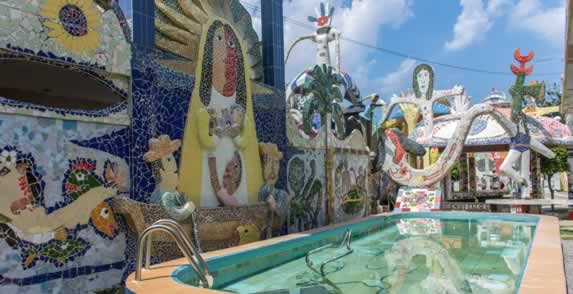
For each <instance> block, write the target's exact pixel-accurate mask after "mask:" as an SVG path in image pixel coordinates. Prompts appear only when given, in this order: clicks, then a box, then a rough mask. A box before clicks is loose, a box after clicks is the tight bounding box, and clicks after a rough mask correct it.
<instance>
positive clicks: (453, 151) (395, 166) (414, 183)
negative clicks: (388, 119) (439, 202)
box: [378, 104, 516, 187]
mask: <svg viewBox="0 0 573 294" xmlns="http://www.w3.org/2000/svg"><path fill="white" fill-rule="evenodd" d="M484 114H489V115H491V116H492V117H493V118H495V119H496V120H497V121H498V122H499V123H500V125H502V126H503V127H504V128H505V129H506V131H507V132H508V133H510V134H515V133H516V128H515V126H514V125H513V124H512V123H511V122H510V121H509V120H508V119H506V118H505V117H504V116H503V115H502V114H501V113H499V112H498V111H496V110H495V109H494V108H493V107H492V106H490V105H485V104H478V105H475V106H473V107H472V108H470V110H469V111H468V112H467V113H466V115H464V116H463V117H462V119H461V120H460V122H459V123H458V127H457V129H456V131H455V135H454V136H452V138H453V139H452V140H450V141H449V142H448V145H447V146H446V148H445V149H444V151H443V152H442V154H440V157H439V158H438V159H437V160H436V162H435V164H434V165H432V166H430V167H428V168H424V169H416V168H413V167H412V166H410V164H409V162H408V160H407V159H406V156H405V153H406V150H407V147H405V145H404V144H403V141H401V140H400V139H399V135H398V134H396V131H395V130H392V129H387V130H385V131H384V136H385V139H384V140H380V142H379V144H378V152H379V153H380V154H385V155H384V160H383V161H382V162H379V168H381V169H382V170H384V171H386V172H387V173H388V174H389V175H390V177H392V179H393V180H394V181H396V182H398V183H399V184H401V185H404V186H410V187H427V186H430V185H433V184H435V183H437V182H438V181H439V180H441V179H442V178H443V177H444V176H445V175H446V174H447V173H448V172H449V171H450V170H451V169H452V167H453V165H454V163H455V162H456V161H457V160H458V158H459V156H460V155H461V153H462V149H463V147H464V142H465V139H466V136H467V135H468V133H469V132H470V129H471V128H470V126H471V125H472V122H473V121H474V119H476V118H477V117H479V116H481V115H484Z"/></svg>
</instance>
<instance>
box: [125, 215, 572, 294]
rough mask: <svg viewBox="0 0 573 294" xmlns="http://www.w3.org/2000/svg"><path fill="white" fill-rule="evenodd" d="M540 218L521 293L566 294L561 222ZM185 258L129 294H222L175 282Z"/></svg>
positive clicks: (161, 267)
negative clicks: (174, 277)
mask: <svg viewBox="0 0 573 294" xmlns="http://www.w3.org/2000/svg"><path fill="white" fill-rule="evenodd" d="M385 215H390V214H388V213H385V214H379V215H374V216H369V217H366V218H361V219H357V220H353V221H350V222H344V223H339V224H333V225H329V226H325V227H322V228H318V229H314V230H310V231H306V232H302V233H295V234H290V235H286V236H282V237H277V238H273V239H269V240H264V241H259V242H254V243H250V244H246V245H242V246H237V247H233V248H228V249H223V250H217V251H212V252H207V253H204V254H201V256H203V258H204V259H205V260H207V259H209V258H212V257H217V256H222V255H226V254H230V253H236V252H239V251H243V250H247V249H254V248H258V247H261V246H265V245H271V244H275V243H278V242H282V241H286V240H292V239H297V238H300V237H304V236H307V235H309V234H312V233H317V232H321V231H324V230H328V229H332V228H335V227H339V226H343V225H349V224H353V223H358V222H362V221H365V220H368V219H371V218H376V217H380V216H385ZM535 216H536V217H539V218H540V219H539V223H538V224H537V228H536V232H535V237H534V239H533V244H532V247H531V252H530V254H529V258H528V260H527V265H526V268H525V273H524V275H523V280H522V282H521V286H520V288H519V293H520V294H530V293H535V294H537V293H551V294H561V293H563V294H566V293H567V284H566V278H565V268H564V260H563V253H562V250H561V236H560V232H559V220H558V219H557V218H556V217H552V216H543V215H535ZM186 264H187V261H186V259H185V258H180V259H176V260H172V261H168V262H164V263H160V264H157V265H154V266H151V269H150V270H142V281H135V273H131V274H130V275H129V277H128V278H127V280H126V283H125V286H126V289H127V291H128V292H127V293H137V294H158V293H161V294H180V293H223V292H222V291H216V290H208V289H202V288H195V287H192V286H189V285H184V284H181V283H178V282H176V281H175V280H174V279H173V277H172V275H173V272H174V271H175V270H176V269H177V268H179V267H180V266H182V265H186Z"/></svg>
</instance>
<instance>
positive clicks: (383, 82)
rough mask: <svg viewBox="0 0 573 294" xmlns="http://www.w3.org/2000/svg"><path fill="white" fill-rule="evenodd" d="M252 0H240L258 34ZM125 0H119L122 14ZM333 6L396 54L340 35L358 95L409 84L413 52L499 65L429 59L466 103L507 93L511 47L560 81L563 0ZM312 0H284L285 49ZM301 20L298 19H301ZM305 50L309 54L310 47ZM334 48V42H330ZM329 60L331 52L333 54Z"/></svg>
mask: <svg viewBox="0 0 573 294" xmlns="http://www.w3.org/2000/svg"><path fill="white" fill-rule="evenodd" d="M260 1H281V0H241V2H243V3H244V6H245V7H246V8H247V10H248V11H249V13H251V16H252V18H253V26H254V27H255V30H256V31H257V33H258V34H259V36H261V28H260V26H261V19H260V9H259V7H260ZM130 2H131V1H130V0H120V4H121V5H122V7H124V8H125V9H124V10H126V12H127V13H126V14H127V15H128V17H129V15H130V10H131V9H130V8H131V5H132V4H130ZM330 3H332V4H333V5H335V7H336V11H335V14H334V18H333V27H335V28H336V29H338V30H339V31H340V32H342V37H343V38H346V39H351V40H354V41H358V42H361V43H364V44H367V45H370V46H369V47H378V48H384V49H389V50H392V51H395V52H398V53H400V54H401V55H404V56H411V57H413V58H407V57H403V56H396V55H392V54H388V53H386V52H381V51H379V50H376V49H372V48H369V47H366V46H361V45H358V44H355V43H353V42H351V41H347V40H343V41H342V43H341V51H342V53H341V63H342V68H343V70H345V71H346V72H348V73H350V75H351V76H352V77H353V79H354V80H355V82H356V83H357V84H358V86H359V87H360V90H361V93H362V95H363V96H365V95H368V94H370V93H378V94H380V96H381V97H383V98H384V100H386V101H389V98H390V97H391V96H392V95H393V94H398V93H400V91H403V92H406V90H407V89H408V88H411V84H412V72H413V70H414V68H415V67H416V65H418V64H420V63H423V62H420V61H419V60H417V59H423V60H429V61H432V62H438V63H444V64H450V65H454V66H458V67H464V68H471V69H478V70H485V71H489V72H502V73H504V74H501V75H500V74H492V73H483V72H473V71H468V70H460V69H455V68H450V67H445V66H440V65H435V64H432V63H430V64H431V65H432V66H433V67H434V72H435V82H434V85H435V88H436V89H445V88H451V87H453V86H454V85H463V86H464V87H465V89H466V95H469V96H471V97H472V103H478V102H480V101H481V100H482V99H483V98H485V97H486V96H487V95H488V93H489V92H490V91H491V89H492V88H495V89H497V90H502V91H505V92H506V93H507V89H508V88H509V86H511V84H512V83H513V82H514V80H515V77H514V76H513V75H512V74H511V71H510V69H509V67H510V64H511V63H514V59H513V51H514V49H515V48H521V52H522V54H523V55H525V54H527V52H529V50H534V51H535V58H534V60H533V64H534V65H535V69H534V72H533V74H531V75H530V76H529V80H540V81H541V80H543V81H545V82H546V84H548V85H551V84H553V83H555V82H557V83H559V82H560V76H561V73H562V71H563V56H564V49H563V46H564V39H565V36H564V31H565V8H564V7H565V1H564V0H447V1H446V0H431V1H430V0H330ZM319 5H320V0H284V2H283V9H284V16H285V22H284V34H285V54H286V50H287V49H288V46H289V45H290V44H291V43H292V42H293V41H294V40H295V39H296V38H297V37H300V36H303V35H308V34H311V33H313V30H312V28H309V26H311V27H312V26H313V23H310V22H308V21H307V20H306V19H307V16H310V15H315V8H318V7H319ZM301 24H302V25H301ZM314 50H315V47H314V44H313V43H312V42H308V41H307V42H304V43H302V44H301V45H298V46H297V47H295V49H294V50H293V52H292V53H291V57H290V58H289V62H288V63H287V65H286V80H287V81H290V80H291V79H292V78H294V76H295V75H296V74H297V73H299V72H301V71H303V70H305V69H306V68H308V67H309V66H311V65H312V64H314ZM310 52H312V54H310ZM331 53H332V54H333V55H334V49H332V50H331ZM333 62H334V59H333Z"/></svg>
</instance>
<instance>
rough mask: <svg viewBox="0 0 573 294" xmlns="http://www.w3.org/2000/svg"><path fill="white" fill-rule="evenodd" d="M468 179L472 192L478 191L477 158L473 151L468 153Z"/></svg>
mask: <svg viewBox="0 0 573 294" xmlns="http://www.w3.org/2000/svg"><path fill="white" fill-rule="evenodd" d="M468 175H469V176H468V181H469V183H470V192H475V191H477V178H476V159H475V157H474V154H473V153H469V154H468Z"/></svg>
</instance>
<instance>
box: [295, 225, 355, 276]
mask: <svg viewBox="0 0 573 294" xmlns="http://www.w3.org/2000/svg"><path fill="white" fill-rule="evenodd" d="M351 240H352V231H351V230H346V232H344V235H343V237H342V240H341V241H340V242H339V243H338V244H337V243H330V244H327V245H324V246H322V247H319V248H316V249H313V250H311V251H309V252H308V253H307V254H306V256H305V258H304V261H305V262H306V266H308V267H309V268H310V269H311V270H312V271H314V272H316V273H320V275H321V276H322V277H323V278H324V277H325V276H326V275H325V273H324V267H325V266H326V265H327V264H328V263H331V262H333V261H335V260H338V259H341V258H343V257H345V256H347V255H349V254H351V253H352V252H353V251H354V250H353V249H352V248H350V241H351ZM341 246H345V247H346V252H344V253H342V254H340V255H337V256H334V257H331V258H329V259H327V260H325V261H323V262H321V263H320V264H319V265H320V272H318V271H317V270H316V269H315V267H314V264H313V263H312V261H311V260H310V256H311V255H312V254H315V253H318V252H321V251H323V250H325V249H329V248H338V247H341Z"/></svg>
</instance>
